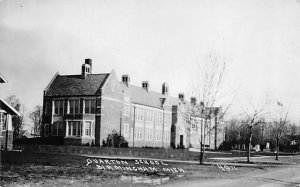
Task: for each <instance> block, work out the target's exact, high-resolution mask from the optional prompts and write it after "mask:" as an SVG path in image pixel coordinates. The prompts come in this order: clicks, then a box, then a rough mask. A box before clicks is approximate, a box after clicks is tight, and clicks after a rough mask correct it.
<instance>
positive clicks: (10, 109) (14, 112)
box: [0, 98, 20, 116]
mask: <svg viewBox="0 0 300 187" xmlns="http://www.w3.org/2000/svg"><path fill="white" fill-rule="evenodd" d="M0 110H4V111H6V112H7V113H9V114H10V115H18V116H19V115H20V113H19V112H18V111H17V110H16V109H15V108H14V107H12V106H11V105H10V104H8V103H7V102H6V101H5V100H3V99H1V98H0Z"/></svg>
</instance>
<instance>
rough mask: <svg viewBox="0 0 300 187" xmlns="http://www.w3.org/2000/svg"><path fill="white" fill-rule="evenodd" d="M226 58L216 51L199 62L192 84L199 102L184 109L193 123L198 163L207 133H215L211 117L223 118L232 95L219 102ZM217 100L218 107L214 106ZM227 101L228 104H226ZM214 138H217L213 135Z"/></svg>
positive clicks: (187, 117) (186, 115)
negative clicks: (197, 146)
mask: <svg viewBox="0 0 300 187" xmlns="http://www.w3.org/2000/svg"><path fill="white" fill-rule="evenodd" d="M226 67H227V66H226V60H224V59H222V58H220V56H219V55H217V54H216V53H213V52H211V53H209V54H208V55H207V56H206V58H205V60H204V61H203V62H201V63H199V66H198V70H197V72H196V78H195V79H196V84H195V85H194V87H195V91H194V95H195V96H196V97H195V98H198V99H199V100H200V101H201V102H200V103H196V102H195V103H193V104H191V105H192V106H191V107H189V109H188V110H186V113H185V115H184V116H185V119H186V121H187V124H188V125H189V126H191V125H194V126H195V129H196V133H197V135H198V140H199V143H200V155H199V157H200V164H203V158H204V155H205V145H206V136H207V135H209V134H210V133H211V132H212V130H215V133H216V135H217V131H218V129H220V127H218V125H217V122H216V123H215V124H214V125H211V121H212V120H213V119H212V118H213V117H214V118H215V119H214V120H220V119H222V118H224V116H225V114H226V113H227V111H228V109H229V108H230V106H231V103H232V100H233V98H234V97H232V99H231V100H229V102H227V104H223V105H221V104H220V100H219V99H220V96H221V93H222V92H224V89H225V88H226V87H225V85H224V83H225V77H226V76H225V75H226V71H227V69H226ZM217 101H218V102H219V103H218V107H215V105H216V103H217ZM228 103H229V104H228ZM221 109H223V110H221ZM215 138H217V137H216V136H215Z"/></svg>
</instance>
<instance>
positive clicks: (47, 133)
mask: <svg viewBox="0 0 300 187" xmlns="http://www.w3.org/2000/svg"><path fill="white" fill-rule="evenodd" d="M44 135H45V136H49V124H45V127H44Z"/></svg>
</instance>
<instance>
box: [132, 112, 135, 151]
mask: <svg viewBox="0 0 300 187" xmlns="http://www.w3.org/2000/svg"><path fill="white" fill-rule="evenodd" d="M134 131H135V106H133V130H132V133H133V134H132V147H134V133H135V132H134Z"/></svg>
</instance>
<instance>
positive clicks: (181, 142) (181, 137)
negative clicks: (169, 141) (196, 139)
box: [180, 135, 183, 146]
mask: <svg viewBox="0 0 300 187" xmlns="http://www.w3.org/2000/svg"><path fill="white" fill-rule="evenodd" d="M180 146H183V135H180Z"/></svg>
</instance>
